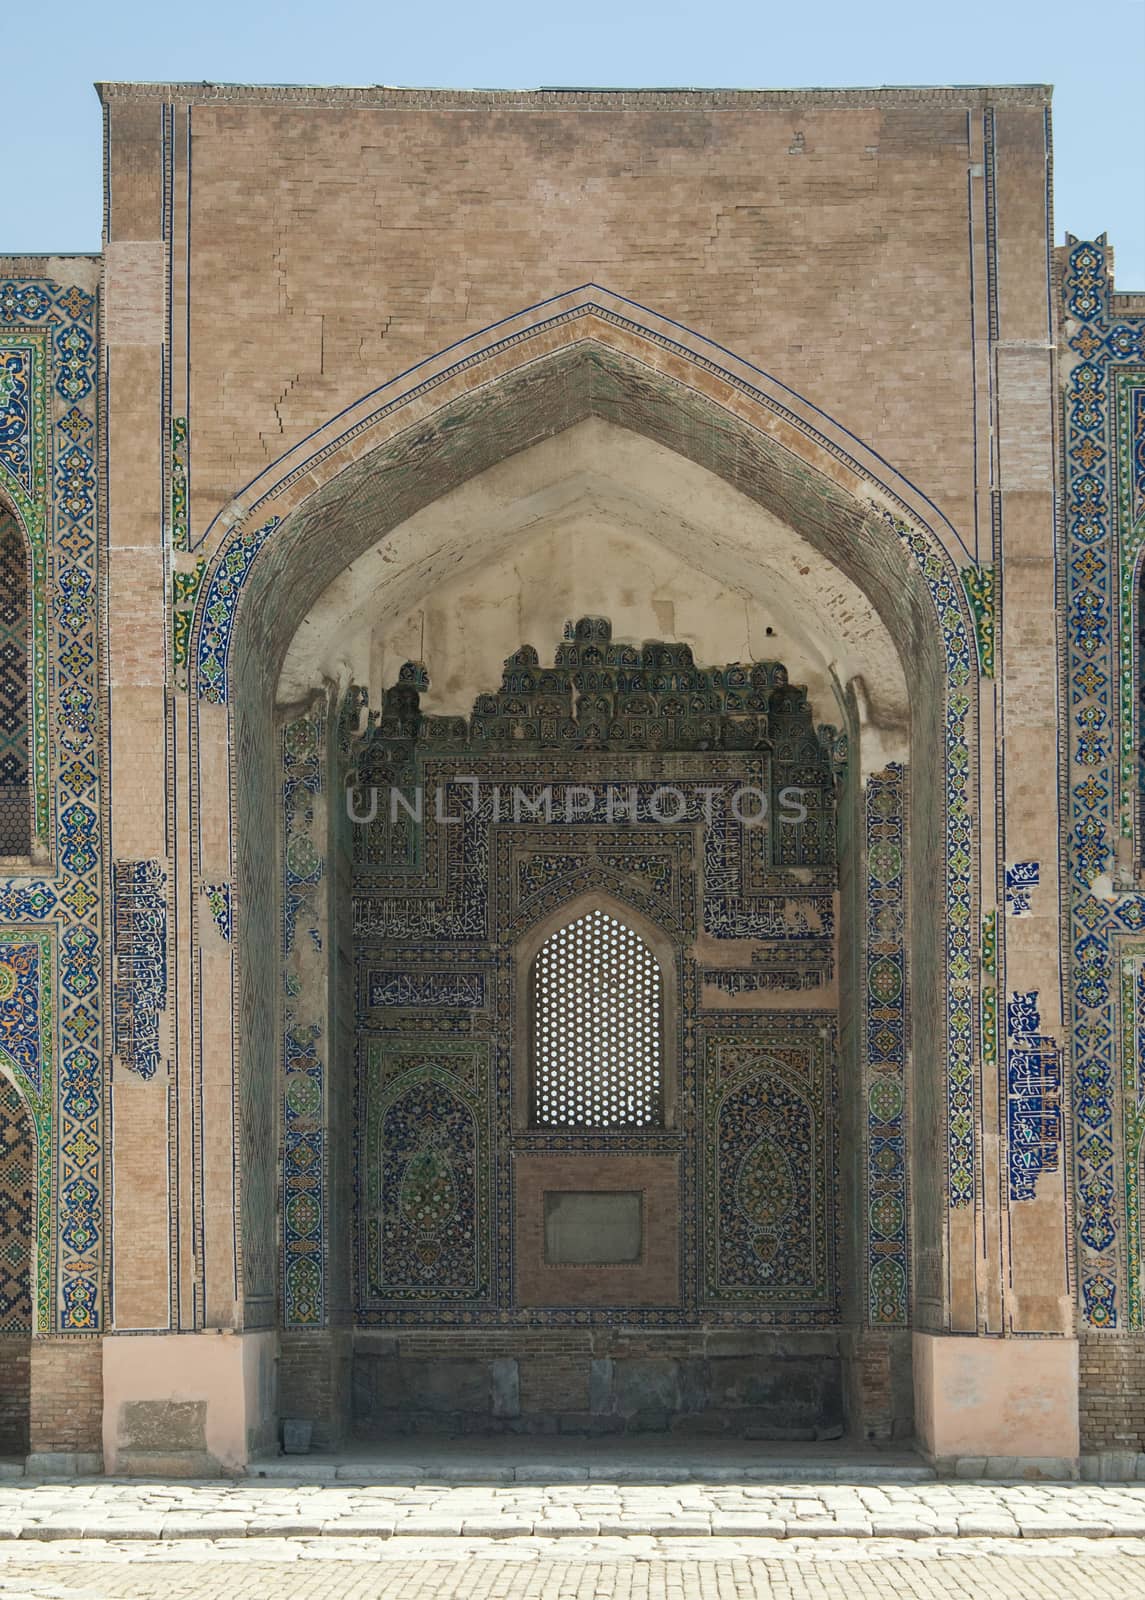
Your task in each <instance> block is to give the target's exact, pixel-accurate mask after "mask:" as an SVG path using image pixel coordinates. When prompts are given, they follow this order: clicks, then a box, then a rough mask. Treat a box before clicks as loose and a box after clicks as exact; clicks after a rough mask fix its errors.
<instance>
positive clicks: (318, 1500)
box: [0, 1479, 1145, 1592]
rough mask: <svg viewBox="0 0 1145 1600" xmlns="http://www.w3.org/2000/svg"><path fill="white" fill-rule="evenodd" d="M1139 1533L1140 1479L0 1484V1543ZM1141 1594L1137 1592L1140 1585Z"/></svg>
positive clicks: (1143, 1530)
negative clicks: (1122, 1481) (1137, 1481)
mask: <svg viewBox="0 0 1145 1600" xmlns="http://www.w3.org/2000/svg"><path fill="white" fill-rule="evenodd" d="M613 1536H618V1537H623V1536H642V1537H650V1538H655V1539H663V1540H665V1541H674V1540H678V1539H697V1538H699V1539H710V1538H739V1539H750V1538H772V1539H791V1538H804V1539H806V1538H827V1539H839V1538H854V1539H869V1538H871V1537H872V1536H873V1537H875V1538H884V1539H904V1540H907V1539H918V1538H926V1537H931V1538H933V1537H940V1538H947V1539H954V1538H1007V1537H1020V1538H1021V1539H1023V1540H1029V1539H1053V1538H1088V1539H1101V1538H1108V1537H1111V1536H1112V1537H1117V1538H1131V1539H1137V1538H1145V1484H1092V1483H1065V1484H1063V1483H1039V1482H1029V1483H1020V1484H1001V1483H994V1482H989V1483H987V1482H981V1483H968V1482H961V1481H958V1482H937V1481H930V1482H923V1483H908V1484H904V1483H882V1484H873V1483H858V1484H847V1483H804V1484H798V1483H789V1482H780V1483H738V1484H732V1483H719V1484H707V1483H679V1484H637V1483H603V1482H602V1483H585V1482H578V1483H567V1484H561V1483H554V1484H548V1485H544V1486H535V1487H534V1486H530V1485H524V1484H514V1485H508V1486H500V1485H491V1484H484V1485H482V1484H468V1485H465V1484H454V1485H436V1486H435V1485H423V1486H421V1487H417V1486H413V1487H400V1486H396V1485H383V1484H369V1485H363V1484H358V1485H355V1484H353V1483H348V1482H339V1483H336V1484H335V1483H325V1484H298V1483H289V1482H274V1483H258V1482H252V1481H251V1480H246V1481H242V1482H234V1483H227V1482H219V1481H215V1482H211V1483H201V1484H188V1483H176V1482H163V1483H160V1482H148V1481H139V1480H134V1481H131V1482H127V1481H118V1482H117V1481H115V1480H108V1479H90V1480H86V1481H72V1482H69V1483H32V1482H29V1481H23V1482H19V1481H18V1482H12V1483H9V1484H6V1485H4V1486H2V1487H0V1540H12V1539H19V1540H21V1541H22V1542H23V1541H31V1540H54V1541H60V1540H75V1539H89V1540H90V1539H133V1540H166V1541H173V1540H180V1539H196V1538H198V1539H234V1538H241V1539H258V1540H260V1541H261V1540H266V1539H271V1538H280V1539H281V1538H294V1539H314V1538H359V1539H362V1538H372V1539H390V1538H394V1539H397V1540H398V1541H399V1542H400V1541H402V1540H405V1539H409V1538H417V1539H442V1538H460V1537H469V1538H494V1539H510V1538H533V1537H539V1538H543V1539H555V1538H562V1539H563V1538H580V1539H585V1538H589V1539H597V1538H602V1537H603V1538H608V1537H613ZM1143 1592H1145V1588H1143Z"/></svg>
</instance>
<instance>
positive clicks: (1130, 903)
mask: <svg viewBox="0 0 1145 1600" xmlns="http://www.w3.org/2000/svg"><path fill="white" fill-rule="evenodd" d="M1067 248H1068V262H1067V269H1066V272H1065V274H1064V276H1063V282H1062V293H1063V297H1064V315H1065V318H1066V324H1065V331H1066V337H1067V342H1068V346H1069V349H1070V352H1071V357H1072V365H1071V367H1070V369H1069V373H1068V378H1067V381H1066V394H1065V417H1064V424H1065V496H1064V499H1065V532H1066V538H1065V547H1064V552H1063V561H1064V567H1065V572H1064V585H1065V594H1066V637H1067V685H1066V689H1067V704H1068V708H1069V729H1068V736H1069V742H1068V767H1067V782H1068V791H1069V812H1068V818H1067V828H1068V835H1067V857H1066V865H1067V868H1068V886H1069V898H1070V936H1069V938H1070V971H1069V1002H1070V1023H1071V1035H1072V1042H1073V1095H1072V1099H1073V1112H1074V1119H1075V1129H1074V1138H1073V1145H1074V1152H1075V1183H1076V1211H1077V1217H1078V1269H1079V1277H1080V1280H1081V1294H1082V1310H1081V1316H1082V1319H1083V1321H1084V1322H1086V1323H1088V1324H1089V1325H1090V1326H1091V1327H1095V1328H1116V1327H1119V1326H1122V1325H1123V1324H1125V1325H1128V1326H1130V1327H1140V1326H1142V1321H1141V1316H1142V1313H1141V1297H1140V1293H1139V1291H1135V1290H1134V1287H1133V1286H1134V1285H1135V1284H1138V1283H1139V1281H1140V1271H1141V1263H1140V1254H1139V1252H1140V1238H1139V1236H1138V1238H1137V1239H1136V1240H1134V1241H1132V1244H1133V1247H1134V1249H1135V1251H1136V1259H1135V1260H1134V1261H1133V1262H1132V1263H1130V1262H1129V1261H1128V1260H1127V1259H1126V1251H1127V1248H1128V1245H1129V1240H1128V1239H1127V1233H1128V1230H1127V1228H1126V1226H1124V1223H1123V1218H1124V1216H1125V1212H1126V1210H1127V1202H1128V1201H1129V1199H1130V1198H1131V1196H1132V1195H1133V1194H1134V1192H1135V1191H1136V1187H1137V1184H1138V1182H1139V1173H1138V1170H1137V1167H1136V1164H1135V1162H1134V1161H1133V1160H1132V1159H1131V1150H1130V1149H1127V1148H1126V1146H1125V1145H1124V1144H1123V1142H1122V1138H1121V1136H1120V1135H1121V1132H1122V1131H1123V1130H1124V1127H1125V1122H1126V1117H1127V1114H1128V1113H1129V1111H1130V1110H1131V1109H1132V1108H1131V1106H1130V1105H1128V1104H1126V1103H1125V1101H1124V1094H1125V1090H1124V1084H1125V1082H1126V1078H1127V1075H1128V1074H1129V1073H1130V1067H1129V1064H1128V1063H1127V1062H1126V1061H1124V1060H1122V1059H1119V1058H1120V1057H1121V1056H1122V1054H1123V1051H1124V1050H1125V1049H1126V1047H1127V1043H1128V1039H1129V1035H1127V1033H1126V1032H1125V1031H1124V1029H1123V1026H1122V1020H1121V1018H1120V1017H1119V1011H1120V1007H1121V1005H1122V1004H1123V1002H1124V995H1123V993H1122V985H1121V984H1120V983H1119V981H1118V968H1119V966H1120V961H1121V955H1120V952H1121V951H1122V950H1123V949H1126V948H1127V940H1128V938H1129V937H1130V936H1132V935H1133V934H1135V933H1137V934H1139V933H1140V932H1141V931H1142V930H1145V896H1143V895H1142V894H1141V893H1139V892H1135V891H1134V888H1133V883H1132V878H1131V876H1130V875H1129V874H1127V873H1126V872H1125V869H1124V867H1123V866H1121V865H1119V863H1118V854H1117V851H1116V847H1115V841H1116V839H1117V837H1118V836H1119V835H1120V836H1121V837H1122V838H1123V839H1124V840H1125V841H1126V845H1127V846H1128V848H1129V850H1130V852H1133V829H1134V826H1135V824H1136V821H1137V818H1136V815H1135V813H1136V811H1137V806H1138V800H1137V792H1136V790H1137V784H1136V780H1137V775H1138V770H1139V769H1138V755H1137V742H1138V739H1139V737H1140V735H1139V732H1138V729H1137V726H1136V725H1135V724H1136V718H1135V707H1134V704H1133V702H1134V684H1135V682H1136V679H1135V675H1134V672H1133V670H1132V648H1133V640H1134V636H1135V632H1136V627H1135V618H1134V612H1135V605H1134V601H1135V598H1136V593H1137V584H1138V571H1139V561H1140V553H1141V548H1142V540H1143V537H1145V524H1143V523H1142V522H1141V521H1140V520H1139V519H1138V518H1136V517H1135V510H1136V501H1135V494H1136V487H1137V481H1138V480H1137V476H1136V472H1137V462H1138V460H1139V452H1140V449H1141V442H1142V439H1143V438H1145V432H1142V431H1141V430H1142V429H1145V411H1143V410H1142V409H1141V408H1139V407H1138V406H1137V405H1136V402H1135V400H1134V399H1133V396H1134V395H1135V393H1136V392H1137V391H1139V390H1140V389H1141V388H1142V387H1145V319H1142V318H1126V317H1121V316H1119V315H1117V314H1115V313H1114V312H1113V311H1112V310H1111V298H1110V282H1109V275H1108V264H1107V256H1106V241H1105V237H1104V235H1102V236H1101V237H1099V238H1098V239H1096V240H1093V241H1078V240H1076V239H1074V238H1072V237H1070V236H1068V235H1067ZM1118 640H1120V641H1121V646H1120V648H1121V650H1122V651H1123V652H1124V651H1128V652H1129V653H1128V655H1121V656H1119V655H1118V653H1117V651H1118V646H1117V641H1118ZM1140 851H1141V845H1140V841H1138V843H1137V850H1136V854H1137V855H1138V856H1139V855H1140ZM1098 879H1101V880H1102V881H1103V882H1105V881H1108V880H1109V879H1112V880H1113V883H1114V893H1113V894H1112V895H1111V894H1110V893H1108V892H1107V891H1101V885H1100V884H1098V883H1097V881H1096V880H1098ZM1095 890H1097V891H1101V892H1095ZM1119 1102H1121V1104H1120V1106H1119ZM1131 1168H1132V1170H1131ZM1138 1232H1139V1230H1138Z"/></svg>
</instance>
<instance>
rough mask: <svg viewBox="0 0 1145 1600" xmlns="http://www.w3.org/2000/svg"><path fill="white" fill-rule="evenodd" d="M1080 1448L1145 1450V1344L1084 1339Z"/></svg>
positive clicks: (1137, 1340)
mask: <svg viewBox="0 0 1145 1600" xmlns="http://www.w3.org/2000/svg"><path fill="white" fill-rule="evenodd" d="M1078 1365H1079V1369H1080V1390H1081V1392H1080V1395H1079V1407H1080V1418H1081V1448H1082V1450H1083V1451H1090V1450H1145V1338H1142V1337H1138V1338H1134V1339H1111V1338H1108V1337H1097V1338H1089V1339H1087V1338H1085V1337H1084V1336H1083V1337H1082V1340H1081V1348H1080V1351H1079V1353H1078Z"/></svg>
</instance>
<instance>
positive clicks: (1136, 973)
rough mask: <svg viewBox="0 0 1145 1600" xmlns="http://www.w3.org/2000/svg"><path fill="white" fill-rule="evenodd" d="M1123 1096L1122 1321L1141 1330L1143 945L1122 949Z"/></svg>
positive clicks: (1144, 1242) (1144, 1260)
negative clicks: (1124, 1272)
mask: <svg viewBox="0 0 1145 1600" xmlns="http://www.w3.org/2000/svg"><path fill="white" fill-rule="evenodd" d="M1121 1068H1122V1079H1121V1094H1122V1104H1123V1117H1122V1121H1123V1136H1124V1140H1125V1248H1126V1256H1127V1267H1128V1286H1127V1296H1126V1312H1127V1316H1126V1321H1127V1323H1128V1325H1129V1327H1131V1328H1140V1327H1141V1326H1142V1322H1143V1315H1145V1307H1143V1306H1142V1294H1143V1285H1142V1279H1143V1276H1145V1270H1143V1269H1145V1239H1143V1238H1142V1215H1141V1206H1142V1199H1143V1191H1142V1182H1143V1181H1145V943H1141V942H1140V941H1138V940H1134V941H1133V942H1132V943H1126V944H1123V945H1122V946H1121Z"/></svg>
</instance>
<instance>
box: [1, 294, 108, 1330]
mask: <svg viewBox="0 0 1145 1600" xmlns="http://www.w3.org/2000/svg"><path fill="white" fill-rule="evenodd" d="M0 324H3V327H0V361H2V363H3V365H4V366H5V368H6V369H7V370H8V371H11V370H12V366H13V363H12V360H11V358H12V357H13V356H17V357H18V360H24V355H22V354H20V353H21V352H24V353H26V356H27V370H28V371H29V372H30V374H31V387H30V392H29V394H28V396H27V407H26V418H25V421H26V427H24V426H23V424H22V425H21V426H22V428H23V433H22V438H23V440H24V444H25V445H26V450H27V454H26V457H25V458H22V459H21V460H20V461H14V460H13V458H12V456H11V444H12V441H11V440H10V439H9V440H8V441H7V442H6V443H5V444H3V445H0V450H3V451H7V455H6V458H5V459H6V464H5V462H0V470H2V471H3V472H4V473H5V474H6V476H5V479H4V482H5V488H6V490H7V492H8V494H9V496H10V497H11V498H12V499H13V500H14V502H15V504H16V506H17V509H18V511H19V513H20V517H21V520H22V522H23V525H24V529H25V531H26V533H27V535H28V539H29V542H30V546H31V577H32V592H31V606H30V613H31V626H30V646H31V661H32V673H31V676H32V683H33V695H32V785H33V792H34V817H35V831H36V834H37V836H38V837H39V839H40V840H41V841H42V842H43V844H44V845H45V846H46V847H48V848H50V849H51V851H52V853H53V856H54V858H55V867H56V872H55V875H54V877H53V878H52V880H51V882H50V883H39V882H32V883H20V884H13V885H3V886H0V902H2V903H3V906H4V916H5V918H6V919H8V920H10V921H11V922H13V923H15V924H17V925H18V928H19V929H21V930H26V932H22V933H21V934H20V935H18V938H21V939H22V941H23V942H25V943H27V944H29V945H35V947H36V949H37V951H38V956H37V961H38V968H39V983H40V1004H39V1029H40V1043H39V1076H40V1081H41V1084H42V1095H41V1096H39V1097H36V1096H34V1095H33V1096H32V1098H31V1099H30V1102H29V1103H30V1104H31V1105H32V1111H33V1115H34V1117H35V1119H36V1123H37V1129H38V1133H39V1140H40V1151H41V1154H40V1162H41V1166H40V1183H39V1190H38V1195H37V1229H38V1230H39V1238H40V1245H41V1248H40V1250H39V1254H38V1259H39V1262H40V1266H39V1267H38V1278H37V1287H36V1302H37V1310H36V1317H37V1327H38V1329H39V1330H40V1331H43V1332H47V1331H49V1330H50V1328H52V1327H55V1328H58V1329H60V1330H61V1331H64V1332H67V1331H70V1330H75V1331H82V1332H94V1331H98V1329H99V1328H100V1327H101V1325H102V1323H101V1318H102V1313H101V1307H100V1284H101V1280H102V1275H103V1247H104V1222H105V1216H104V1207H103V1128H102V1100H103V1097H102V1081H101V1070H100V1062H101V1060H102V1059H103V1052H104V1046H103V1041H102V1037H101V1033H102V1016H103V998H102V994H101V988H102V960H101V956H100V942H101V938H102V932H103V926H102V924H103V909H104V901H103V881H102V874H103V848H102V840H101V820H100V793H99V784H100V769H99V754H100V752H99V738H100V717H99V701H98V697H99V685H98V681H97V670H96V640H95V633H96V596H97V594H98V592H99V571H98V562H99V548H98V528H97V513H96V434H97V429H96V404H97V397H98V381H97V380H98V360H97V351H98V345H97V332H98V327H97V324H98V312H97V306H96V300H95V296H94V295H93V294H91V293H88V292H87V291H85V290H83V289H80V288H78V287H77V286H75V285H61V284H57V283H53V282H50V281H48V280H42V279H35V280H19V281H12V280H6V281H0ZM13 393H14V391H13V390H12V388H11V387H10V386H9V385H7V384H5V385H4V392H3V393H0V432H2V431H3V428H4V426H5V413H6V412H7V413H8V415H9V416H10V415H11V406H12V399H13ZM20 448H23V446H21V447H20ZM25 463H26V464H25ZM49 536H50V540H51V544H50V548H49V542H48V541H49ZM49 561H50V563H51V567H52V571H53V578H54V584H53V590H52V596H51V607H50V609H49V606H48V592H47V572H48V568H49ZM49 659H50V661H51V673H50V674H49V671H48V662H49ZM49 682H50V684H51V696H50V698H49ZM49 729H50V730H51V737H50V740H49V731H48V730H49ZM53 819H54V826H55V835H54V838H53V837H52V823H53ZM46 876H48V875H46ZM50 925H54V928H55V930H56V932H57V934H58V944H57V946H56V948H57V949H58V968H57V980H56V981H57V986H58V987H57V991H56V995H53V976H52V960H53V957H52V941H51V940H50V939H48V938H47V937H44V936H42V935H40V934H37V933H34V932H33V929H34V928H43V927H45V926H50ZM10 938H11V935H5V939H10ZM57 998H58V1017H57V1015H56V1010H55V1006H56V1000H57ZM57 1032H58V1038H59V1043H60V1056H59V1062H58V1068H59V1078H58V1101H56V1103H55V1105H54V1106H53V1097H54V1096H55V1095H56V1094H57V1083H56V1076H55V1073H56V1062H55V1059H54V1056H53V1041H54V1039H55V1038H56V1036H57ZM29 1093H31V1091H29ZM53 1133H55V1140H54V1142H53ZM53 1221H54V1248H55V1254H56V1260H55V1267H54V1270H55V1274H56V1276H55V1277H53V1275H52V1267H51V1263H52V1244H53V1234H52V1228H53ZM54 1281H58V1282H59V1284H60V1285H61V1288H60V1294H59V1301H58V1303H50V1292H51V1284H52V1283H53V1282H54Z"/></svg>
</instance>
